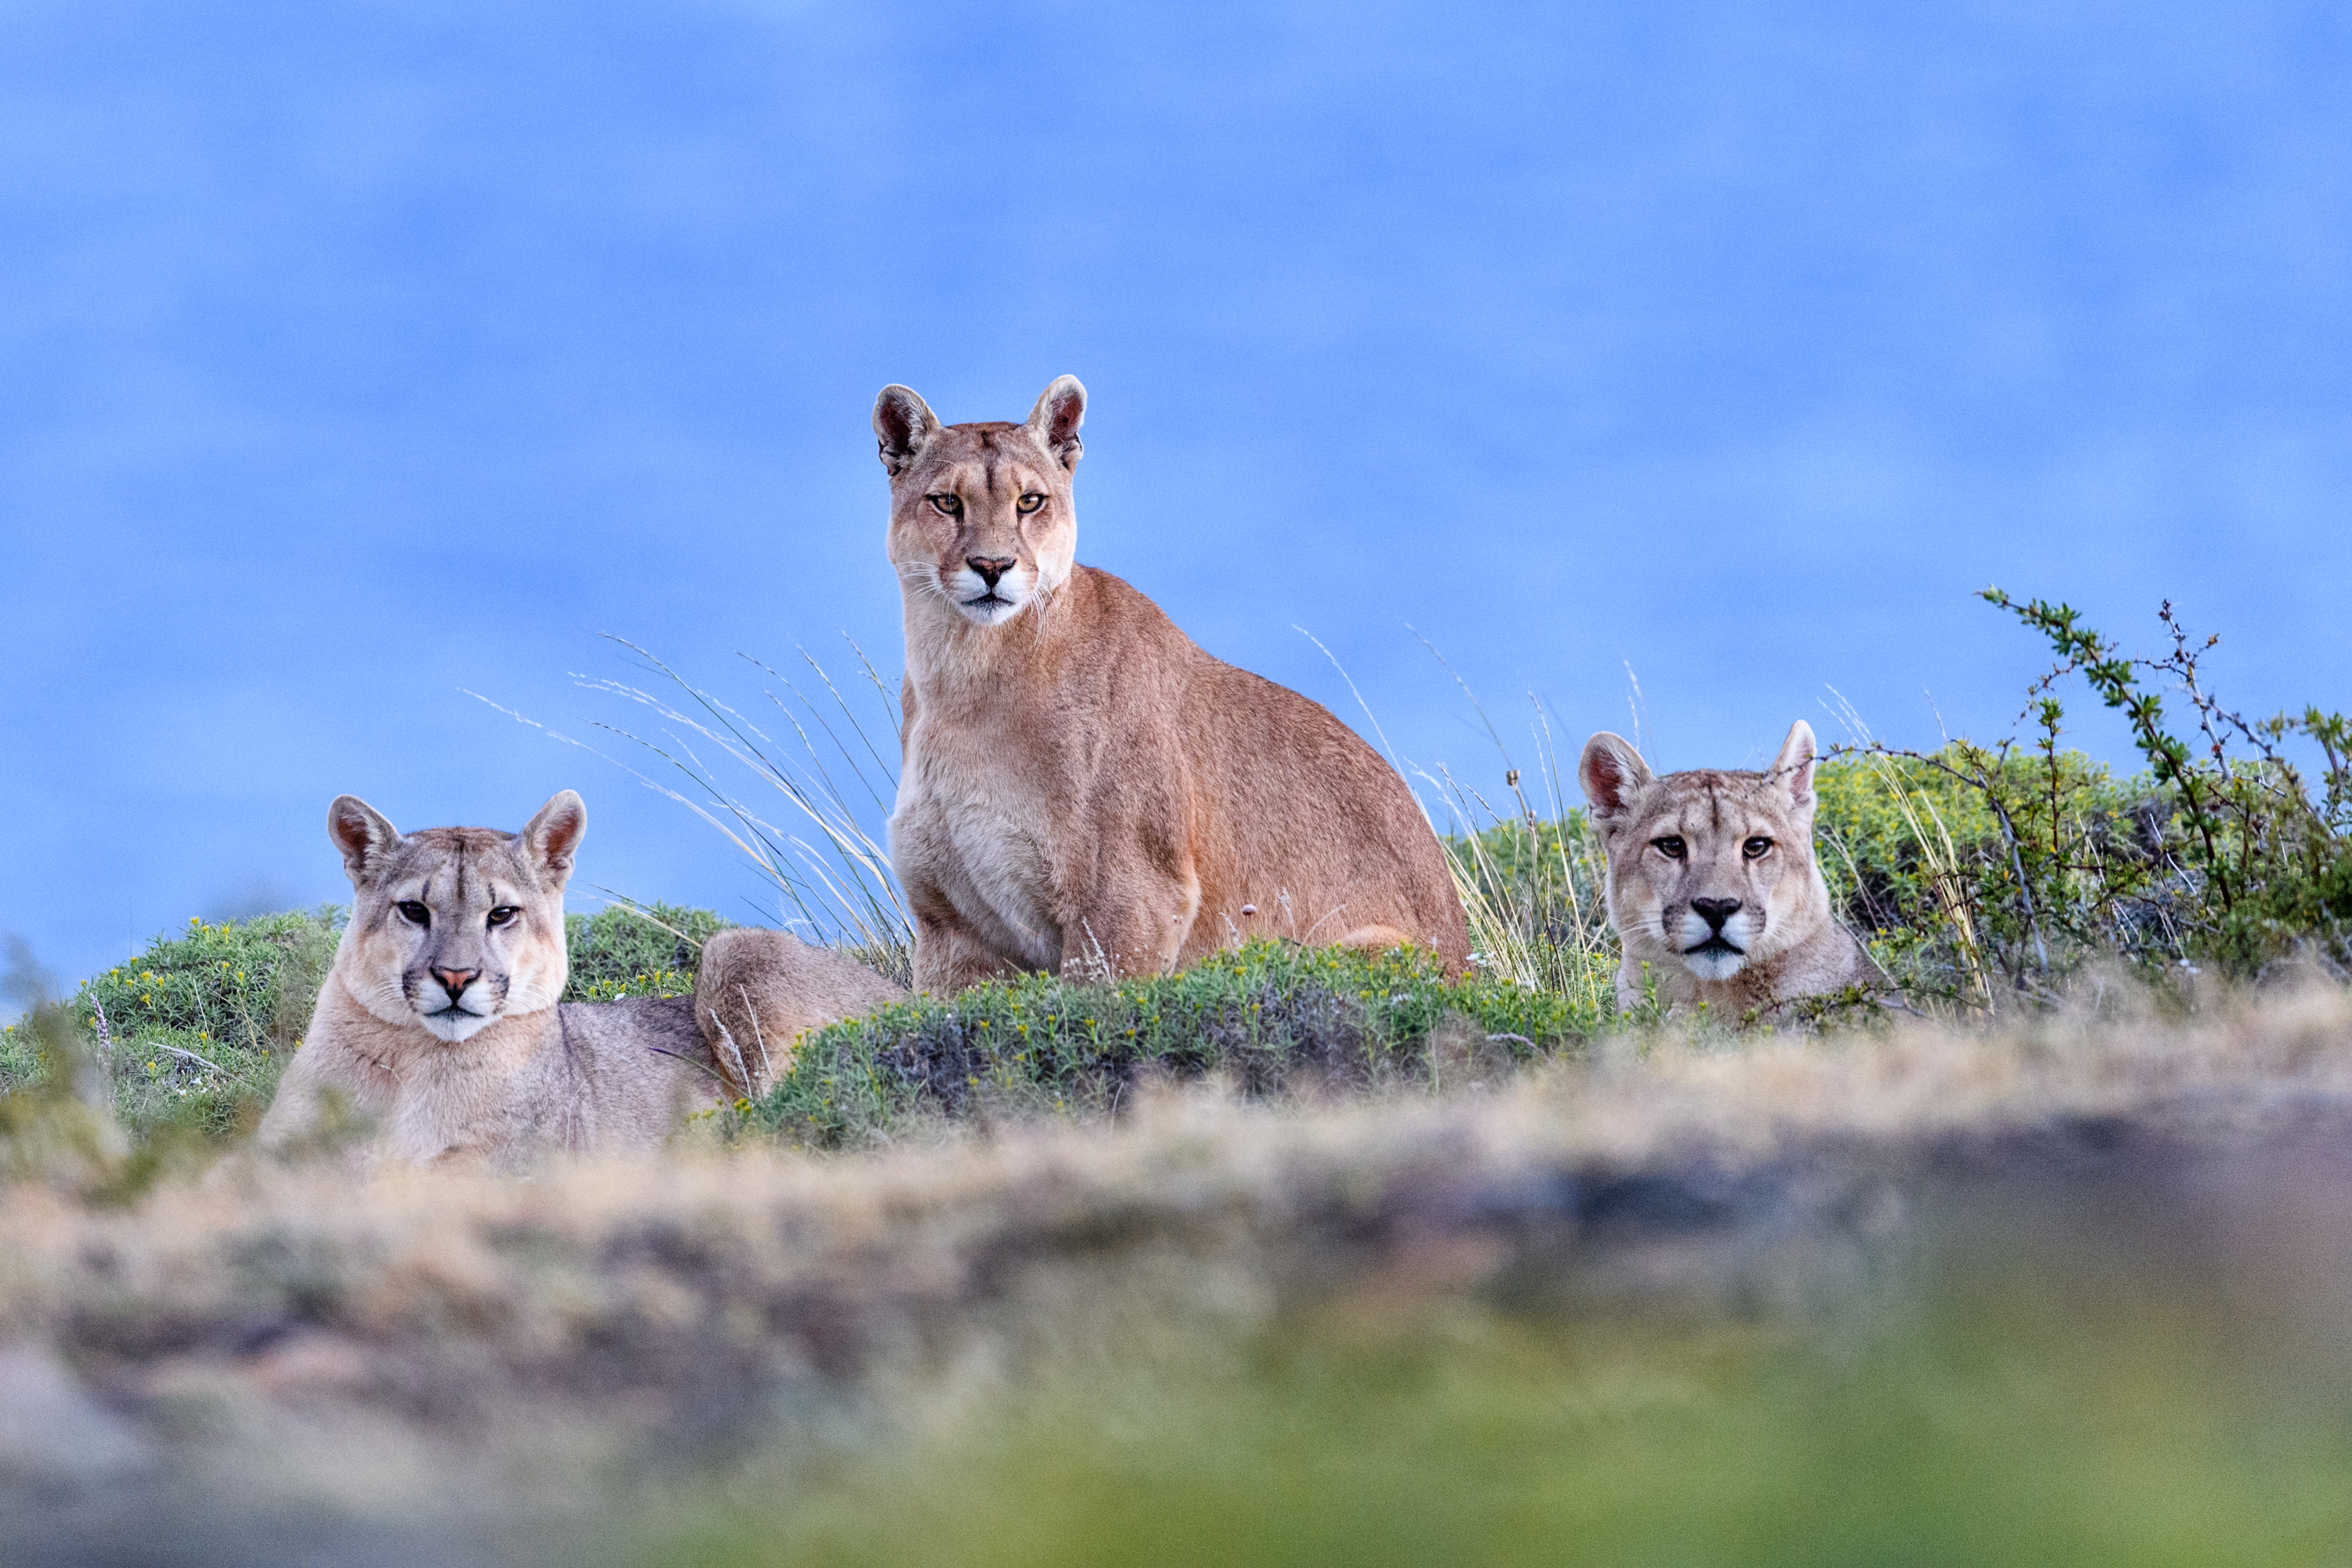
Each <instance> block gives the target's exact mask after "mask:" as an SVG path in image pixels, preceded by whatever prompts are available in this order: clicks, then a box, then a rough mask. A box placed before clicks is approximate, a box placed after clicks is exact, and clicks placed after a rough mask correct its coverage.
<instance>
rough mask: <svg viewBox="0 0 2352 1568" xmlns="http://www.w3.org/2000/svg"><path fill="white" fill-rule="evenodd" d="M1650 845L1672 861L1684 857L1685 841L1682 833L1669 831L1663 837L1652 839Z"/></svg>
mask: <svg viewBox="0 0 2352 1568" xmlns="http://www.w3.org/2000/svg"><path fill="white" fill-rule="evenodd" d="M1650 847H1651V848H1652V849H1654V850H1655V851H1657V852H1659V853H1660V854H1662V855H1664V856H1665V857H1666V858H1667V859H1668V860H1670V861H1678V860H1680V859H1682V858H1683V841H1682V837H1681V835H1680V834H1676V833H1669V834H1667V835H1666V836H1665V837H1664V838H1663V839H1652V840H1651V841H1650Z"/></svg>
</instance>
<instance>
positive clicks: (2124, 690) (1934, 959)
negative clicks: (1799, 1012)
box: [1822, 589, 2352, 1008]
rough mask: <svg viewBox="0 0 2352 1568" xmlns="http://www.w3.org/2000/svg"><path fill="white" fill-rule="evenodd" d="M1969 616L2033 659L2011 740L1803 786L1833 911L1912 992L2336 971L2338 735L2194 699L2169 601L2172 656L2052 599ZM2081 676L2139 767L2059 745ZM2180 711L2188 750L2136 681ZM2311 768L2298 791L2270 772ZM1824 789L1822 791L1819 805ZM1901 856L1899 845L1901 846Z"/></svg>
mask: <svg viewBox="0 0 2352 1568" xmlns="http://www.w3.org/2000/svg"><path fill="white" fill-rule="evenodd" d="M1984 597H1985V599H1986V600H1987V601H1989V602H1990V603H1992V604H1994V605H1997V606H1999V607H2000V608H2002V609H2005V610H2007V611H2009V612H2011V613H2012V614H2014V615H2015V616H2016V617H2017V618H2018V620H2019V621H2020V622H2021V623H2022V624H2024V625H2025V626H2027V627H2029V628H2031V629H2032V630H2033V631H2036V632H2040V633H2041V634H2042V636H2043V637H2044V638H2045V639H2047V641H2048V642H2049V643H2050V645H2051V647H2052V649H2053V653H2054V654H2055V658H2054V660H2053V664H2051V666H2050V667H2049V668H2048V670H2046V671H2045V672H2044V673H2043V674H2042V675H2041V676H2040V677H2039V678H2038V679H2037V680H2036V681H2035V682H2034V683H2033V685H2032V687H2031V688H2029V691H2028V704H2029V706H2028V707H2027V709H2026V711H2025V713H2024V714H2023V715H2021V726H2022V725H2023V724H2024V723H2025V722H2026V721H2029V720H2030V721H2031V724H2032V730H2031V732H2030V733H2028V734H2026V735H2023V736H2016V735H2013V736H2011V737H2008V738H2005V739H2002V740H2000V741H1998V742H1996V743H1994V744H1992V745H1990V746H1985V745H1979V744H1978V743H1976V742H1973V741H1969V740H1955V741H1952V742H1949V743H1948V744H1947V745H1946V746H1945V747H1942V748H1941V749H1940V750H1937V751H1935V752H1918V751H1906V750H1900V749H1896V748H1893V747H1885V746H1883V745H1880V744H1878V743H1875V742H1866V743H1865V744H1864V745H1862V746H1860V747H1856V748H1854V750H1853V758H1854V760H1855V761H1857V762H1859V763H1860V764H1861V765H1862V766H1863V768H1864V769H1866V771H1848V772H1843V774H1842V775H1831V773H1830V770H1829V769H1827V768H1825V769H1824V770H1823V772H1824V775H1825V778H1826V779H1827V780H1828V781H1826V782H1825V783H1824V785H1823V800H1822V824H1823V825H1822V838H1823V840H1824V841H1825V843H1827V844H1828V845H1829V847H1830V848H1831V849H1832V850H1833V851H1835V852H1837V854H1838V856H1839V857H1840V858H1842V859H1843V861H1844V862H1845V863H1846V865H1847V867H1848V868H1849V873H1850V876H1851V879H1852V880H1851V884H1850V886H1849V888H1848V891H1847V909H1848V912H1849V914H1850V915H1853V917H1855V919H1856V921H1857V924H1859V925H1862V926H1863V927H1864V929H1866V930H1869V931H1871V932H1874V933H1875V934H1878V935H1879V936H1880V937H1881V938H1882V940H1881V946H1882V947H1883V948H1884V949H1885V951H1884V952H1883V953H1882V958H1883V960H1891V961H1892V963H1891V967H1893V969H1894V971H1895V973H1896V974H1897V976H1898V977H1900V978H1903V979H1904V980H1905V981H1906V983H1907V984H1908V986H1909V987H1910V988H1912V989H1913V990H1915V991H1916V992H1918V993H1920V994H1922V995H1927V996H1932V997H1937V998H1945V999H1948V1000H1953V1001H1958V1002H1961V1003H1965V1004H1973V1005H1977V1006H1981V1007H1986V1008H1994V1007H1998V1006H2000V1005H2003V1004H2004V1002H2005V1001H2007V1000H2009V999H2016V998H2022V999H2027V1000H2037V999H2046V998H2049V997H2050V996H2051V995H2052V994H2053V987H2054V986H2055V985H2056V984H2057V983H2058V982H2059V981H2061V980H2062V979H2063V977H2065V976H2066V975H2067V974H2068V973H2070V972H2071V971H2073V970H2074V969H2077V968H2079V967H2082V966H2083V965H2084V963H2086V962H2088V961H2090V960H2092V959H2095V958H2098V957H2101V956H2115V957H2119V958H2121V959H2122V960H2124V961H2125V962H2126V963H2128V964H2130V965H2132V966H2135V967H2137V968H2138V969H2139V970H2140V971H2141V972H2142V973H2143V975H2144V976H2148V975H2155V974H2159V973H2161V972H2162V971H2164V970H2166V969H2168V968H2172V967H2179V966H2184V965H2185V966H2189V967H2199V966H2211V967H2215V968H2218V969H2219V970H2221V972H2222V973H2224V974H2227V975H2230V976H2233V977H2254V976H2258V975H2259V974H2261V973H2262V972H2263V970H2264V969H2265V968H2266V967H2268V966H2270V965H2271V964H2273V963H2274V962H2276V961H2277V960H2280V959H2282V958H2286V957H2289V956H2308V957H2310V958H2312V959H2314V960H2315V961H2316V962H2318V963H2319V964H2321V965H2322V966H2324V967H2328V968H2330V969H2332V970H2333V971H2334V972H2335V973H2336V975H2337V976H2338V977H2341V976H2342V974H2343V972H2344V968H2345V967H2346V966H2347V963H2352V946H2347V928H2346V923H2347V920H2352V725H2347V720H2346V719H2345V717H2344V716H2342V715H2340V714H2335V713H2327V712H2323V711H2322V710H2321V709H2319V708H2317V707H2309V708H2306V709H2305V711H2304V712H2303V713H2302V714H2300V715H2290V714H2280V715H2278V716H2273V717H2271V718H2268V719H2261V720H2252V721H2249V720H2248V719H2246V718H2244V717H2243V716H2241V715H2239V714H2238V713H2236V712H2233V711H2231V710H2230V709H2228V708H2225V707H2223V706H2221V703H2220V702H2219V701H2218V700H2217V699H2216V698H2215V697H2214V696H2213V695H2211V694H2210V692H2208V691H2207V690H2206V689H2205V687H2204V685H2203V682H2202V680H2201V678H2200V670H2199V659H2200V654H2202V653H2204V652H2205V651H2207V650H2208V649H2210V648H2211V647H2212V646H2213V645H2214V644H2215V643H2217V642H2218V641H2219V638H2218V637H2212V636H2208V637H2206V638H2204V639H2202V640H2201V641H2200V640H2199V639H2196V638H2193V637H2191V636H2190V635H2189V632H2187V630H2186V629H2185V628H2184V627H2183V626H2182V625H2181V624H2180V622H2179V618H2178V617H2177V616H2176V615H2175V614H2174V612H2173V609H2172V606H2171V604H2170V603H2169V602H2167V603H2166V604H2165V605H2164V606H2163V607H2162V608H2161V610H2159V612H2158V619H2159V620H2160V621H2161V622H2162V624H2163V626H2164V628H2165V630H2166V632H2167V633H2168V637H2169V639H2170V641H2171V643H2172V647H2171V649H2170V651H2169V652H2168V653H2163V654H2161V655H2159V656H2158V657H2154V658H2146V657H2138V656H2134V655H2129V654H2126V653H2124V652H2123V651H2122V649H2121V647H2120V646H2119V645H2118V644H2117V643H2115V642H2113V641H2112V640H2110V639H2108V638H2107V637H2105V636H2104V635H2102V634H2101V633H2099V632H2095V631H2093V630H2091V629H2090V628H2088V627H2085V626H2084V625H2083V624H2082V622H2081V617H2080V615H2079V614H2078V613H2077V612H2075V611H2074V609H2072V608H2071V607H2069V606H2067V605H2064V604H2057V605H2053V604H2050V603H2048V602H2046V601H2041V600H2033V601H2029V602H2026V603H2023V604H2020V603H2018V602H2017V601H2014V600H2012V599H2011V598H2010V597H2009V596H2008V595H2007V594H2005V593H2002V592H2001V591H1999V590H1998V589H1991V590H1988V591H1986V593H1985V595H1984ZM2077 675H2079V676H2080V677H2082V679H2083V681H2084V683H2085V684H2086V685H2088V686H2089V687H2090V688H2091V690H2092V692H2093V694H2094V695H2096V696H2098V697H2099V699H2100V700H2101V701H2102V702H2103V703H2104V704H2105V706H2108V707H2110V708H2115V709H2117V710H2120V711H2121V712H2122V713H2123V714H2124V716H2125V717H2126V720H2127V721H2128V723H2129V725H2130V727H2131V735H2132V739H2133V744H2134V746H2135V747H2137V750H2138V751H2139V753H2140V755H2141V756H2142V758H2145V759H2146V761H2147V769H2146V770H2145V771H2144V772H2141V773H2139V774H2137V775H2134V776H2132V777H2130V778H2127V779H2117V778H2116V777H2115V776H2114V775H2113V774H2112V773H2110V772H2109V770H2108V769H2107V768H2105V767H2103V766H2101V765H2099V764H2097V763H2095V762H2093V761H2091V760H2090V759H2089V758H2085V757H2084V756H2083V755H2082V754H2081V753H2080V752H2078V751H2074V750H2071V749H2068V748H2066V747H2063V745H2062V737H2063V735H2064V734H2065V725H2064V720H2065V706H2064V703H2063V700H2062V698H2061V697H2060V695H2058V692H2059V688H2060V687H2061V685H2062V684H2063V683H2064V682H2066V681H2067V680H2068V679H2069V678H2070V677H2074V676H2077ZM2158 684H2160V685H2166V686H2169V687H2170V688H2171V689H2172V690H2173V691H2174V692H2175V693H2177V694H2179V695H2181V696H2182V697H2184V698H2185V699H2186V706H2187V708H2188V710H2189V716H2190V724H2189V733H2187V734H2183V733H2179V731H2178V730H2177V728H2176V727H2175V726H2174V725H2173V724H2172V723H2171V722H2170V720H2169V719H2168V716H2167V714H2166V711H2165V705H2164V699H2163V696H2162V695H2161V694H2160V692H2159V691H2158V690H2154V689H2151V686H2152V685H2158ZM2298 742H2299V743H2302V744H2303V745H2305V746H2307V747H2309V748H2310V750H2312V751H2313V752H2315V753H2316V754H2317V758H2318V761H2319V775H2318V780H2317V785H2318V787H2317V789H2316V790H2315V789H2314V788H2313V786H2312V783H2311V782H2310V781H2308V780H2307V779H2305V774H2304V771H2303V769H2302V768H2299V767H2298V766H2297V765H2296V763H2295V762H2294V759H2293V758H2292V757H2291V756H2290V755H2289V747H2290V746H2291V745H2293V744H2294V743H2298ZM1832 792H1835V793H1836V795H1837V799H1836V800H1835V801H1834V803H1833V801H1832ZM1906 840H1907V841H1908V843H1907V846H1906V844H1905V842H1904V841H1906Z"/></svg>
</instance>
